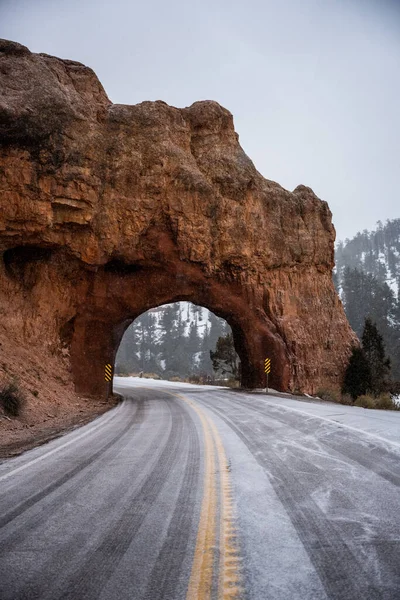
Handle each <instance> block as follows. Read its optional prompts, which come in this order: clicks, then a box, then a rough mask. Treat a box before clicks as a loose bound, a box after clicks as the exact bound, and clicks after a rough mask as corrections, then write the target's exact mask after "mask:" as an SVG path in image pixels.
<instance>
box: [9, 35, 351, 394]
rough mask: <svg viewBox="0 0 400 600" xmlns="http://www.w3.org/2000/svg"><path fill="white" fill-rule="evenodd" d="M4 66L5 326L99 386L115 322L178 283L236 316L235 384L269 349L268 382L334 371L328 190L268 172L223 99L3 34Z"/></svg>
mask: <svg viewBox="0 0 400 600" xmlns="http://www.w3.org/2000/svg"><path fill="white" fill-rule="evenodd" d="M0 82H1V83H0V90H1V96H0V139H1V149H0V253H1V256H2V260H1V261H0V315H1V320H0V327H1V329H2V331H3V334H4V335H6V336H8V339H9V340H12V343H13V344H17V345H19V346H20V347H23V348H27V349H29V352H31V353H32V354H35V355H36V356H39V357H42V358H41V360H43V362H44V363H46V360H45V357H51V358H52V359H54V360H57V361H59V362H60V361H63V360H66V361H67V362H68V361H69V360H70V361H71V368H72V373H71V376H70V378H71V377H72V379H73V381H74V383H75V386H76V389H77V390H78V392H80V393H82V394H89V395H93V396H95V395H99V394H104V393H105V384H104V377H103V373H104V363H106V362H113V360H114V357H115V352H116V349H117V347H118V343H119V340H120V338H121V335H122V333H123V331H124V329H125V327H126V326H127V325H128V323H129V322H130V321H131V320H132V319H133V318H135V317H136V316H138V315H139V314H141V313H142V312H143V311H145V310H147V309H149V308H151V307H155V306H158V305H160V304H165V303H168V302H173V301H177V300H189V301H192V302H194V303H195V304H199V305H202V306H205V307H207V308H209V309H210V310H212V311H213V312H214V313H215V314H217V315H218V316H221V317H223V318H225V319H226V320H227V321H228V322H229V324H230V325H231V327H232V330H233V333H234V338H235V345H236V347H237V350H238V352H239V354H240V356H241V360H242V365H243V383H244V385H248V386H257V385H261V384H262V383H263V360H264V357H265V356H269V357H271V358H272V373H271V385H272V386H273V387H276V388H278V389H291V390H301V391H304V392H314V391H315V390H316V389H317V388H318V387H319V386H321V385H333V386H337V385H339V383H340V380H341V376H342V373H343V369H344V366H345V364H346V360H347V357H348V355H349V350H350V346H351V344H352V343H353V341H354V334H353V332H352V331H351V329H350V327H349V325H348V323H347V320H346V317H345V315H344V312H343V309H342V305H341V302H340V300H339V298H338V296H337V294H336V291H335V289H334V286H333V283H332V268H333V244H334V239H335V231H334V228H333V226H332V222H331V213H330V211H329V207H328V205H327V204H326V202H323V201H321V200H319V199H318V198H317V197H316V196H315V194H314V193H313V192H312V190H311V189H310V188H308V187H305V186H299V187H297V188H296V189H295V190H294V191H293V192H289V191H287V190H285V189H283V188H282V187H281V186H280V185H278V184H277V183H274V182H271V181H268V180H266V179H264V178H263V177H262V176H261V175H260V174H259V173H258V172H257V170H256V169H255V167H254V165H253V163H252V162H251V160H250V159H249V158H248V157H247V156H246V154H245V153H244V152H243V150H242V148H241V146H240V144H239V141H238V135H237V134H236V133H235V130H234V126H233V118H232V115H231V114H230V113H229V112H228V111H227V110H226V109H224V108H222V107H221V106H220V105H218V104H217V103H215V102H210V101H205V102H196V103H195V104H193V105H192V106H190V107H189V108H184V109H178V108H174V107H171V106H168V105H167V104H165V103H164V102H161V101H157V102H142V103H141V104H138V105H135V106H125V105H114V104H112V103H111V102H110V101H109V99H108V97H107V95H106V93H105V91H104V89H103V88H102V86H101V84H100V82H99V81H98V79H97V77H96V75H95V74H94V73H93V71H92V70H91V69H89V68H87V67H85V66H83V65H81V64H79V63H76V62H73V61H68V60H61V59H59V58H55V57H51V56H47V55H44V54H33V53H31V52H30V51H29V50H28V49H27V48H25V47H24V46H21V45H19V44H16V43H13V42H8V41H4V40H3V41H1V42H0ZM63 355H64V356H65V358H63ZM60 364H61V363H60ZM49 377H51V373H50V370H49Z"/></svg>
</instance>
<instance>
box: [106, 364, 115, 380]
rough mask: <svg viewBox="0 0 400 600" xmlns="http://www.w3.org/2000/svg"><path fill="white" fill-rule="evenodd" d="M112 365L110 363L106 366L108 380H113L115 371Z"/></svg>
mask: <svg viewBox="0 0 400 600" xmlns="http://www.w3.org/2000/svg"><path fill="white" fill-rule="evenodd" d="M112 371H113V370H112V366H111V365H110V364H107V365H106V366H105V367H104V379H105V380H106V381H111V380H112V376H113V372H112Z"/></svg>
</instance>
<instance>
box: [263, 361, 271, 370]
mask: <svg viewBox="0 0 400 600" xmlns="http://www.w3.org/2000/svg"><path fill="white" fill-rule="evenodd" d="M264 370H265V372H266V373H271V359H270V358H266V359H265V360H264Z"/></svg>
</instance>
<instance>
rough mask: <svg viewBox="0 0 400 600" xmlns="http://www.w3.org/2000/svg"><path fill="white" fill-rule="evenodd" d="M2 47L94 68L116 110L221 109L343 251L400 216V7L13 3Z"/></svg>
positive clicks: (2, 0)
mask: <svg viewBox="0 0 400 600" xmlns="http://www.w3.org/2000/svg"><path fill="white" fill-rule="evenodd" d="M0 37H3V38H7V39H12V40H14V41H18V42H20V43H22V44H25V45H26V46H28V47H29V48H30V49H31V50H32V51H34V52H47V53H48V54H54V55H56V56H60V57H62V58H70V59H74V60H78V61H80V62H83V63H84V64H86V65H88V66H90V67H92V68H93V69H94V70H95V71H96V73H97V75H98V76H99V78H100V80H101V82H102V84H103V85H104V87H105V89H106V91H107V93H108V95H109V97H110V99H111V100H112V101H113V102H117V103H124V104H136V103H137V102H141V101H142V100H165V101H166V102H168V103H169V104H172V105H174V106H179V107H182V106H188V105H190V104H192V103H193V102H195V101H196V100H204V99H212V100H217V101H218V102H220V103H221V104H222V105H223V106H225V107H226V108H228V109H229V110H230V111H231V112H232V113H233V115H234V119H235V126H236V130H237V131H238V133H239V135H240V141H241V144H242V146H243V148H244V150H245V151H246V152H247V154H248V155H249V156H250V158H251V159H252V160H253V161H254V163H255V165H256V167H257V169H258V170H259V171H260V172H261V173H262V174H263V175H264V176H265V177H267V178H268V179H273V180H275V181H278V182H279V183H280V184H281V185H283V186H284V187H285V188H287V189H289V190H292V189H294V188H295V187H296V186H297V185H298V184H300V183H302V184H304V185H308V186H310V187H312V188H313V190H314V191H315V193H316V194H317V195H318V196H319V197H320V198H322V199H324V200H327V201H328V202H329V205H330V208H331V210H332V212H333V222H334V224H335V226H336V229H337V237H338V239H344V238H346V237H352V236H353V235H354V234H355V233H357V231H360V230H363V229H365V228H366V229H372V228H374V226H375V223H376V221H377V220H379V219H380V220H382V221H385V220H386V219H387V218H398V217H400V194H399V179H400V110H399V108H400V103H399V97H400V0H393V1H390V0H280V1H279V2H278V1H275V2H274V1H272V0H245V1H243V0H242V1H241V2H239V1H237V0H214V1H212V0H201V1H197V2H190V1H188V0H186V1H185V0H169V1H161V0H154V1H150V0H147V1H145V0H143V1H142V2H135V1H134V0H131V1H129V0H113V1H112V2H111V1H110V0H103V1H102V2H99V1H98V0H85V1H82V0H69V1H68V2H66V1H65V0H62V1H61V0H0Z"/></svg>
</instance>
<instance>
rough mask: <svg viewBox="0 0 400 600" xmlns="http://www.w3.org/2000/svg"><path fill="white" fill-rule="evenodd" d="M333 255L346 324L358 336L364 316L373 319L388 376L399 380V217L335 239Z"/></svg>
mask: <svg viewBox="0 0 400 600" xmlns="http://www.w3.org/2000/svg"><path fill="white" fill-rule="evenodd" d="M335 257H336V270H335V273H334V280H335V285H336V287H337V289H338V291H339V294H340V296H341V298H342V301H343V305H344V308H345V311H346V314H347V318H348V319H349V322H350V325H351V326H352V328H353V329H354V331H355V332H356V333H357V335H358V336H359V337H360V336H361V333H362V329H363V325H364V319H365V317H367V316H369V317H371V318H372V319H373V320H374V321H375V323H376V324H377V326H378V329H379V331H380V333H381V334H382V335H383V338H384V341H385V345H386V349H387V353H388V355H389V356H390V359H391V362H392V377H393V378H396V379H398V380H400V219H393V220H391V221H387V222H386V223H385V225H383V224H382V223H381V222H378V223H377V228H376V229H375V230H374V231H366V230H365V231H363V232H362V233H358V234H357V235H356V236H355V237H354V238H353V239H351V240H348V239H347V240H345V241H344V242H339V243H338V245H337V248H336V253H335Z"/></svg>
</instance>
